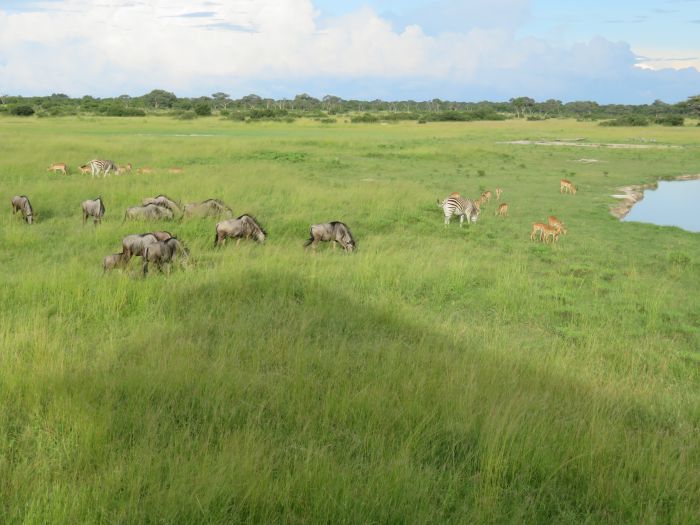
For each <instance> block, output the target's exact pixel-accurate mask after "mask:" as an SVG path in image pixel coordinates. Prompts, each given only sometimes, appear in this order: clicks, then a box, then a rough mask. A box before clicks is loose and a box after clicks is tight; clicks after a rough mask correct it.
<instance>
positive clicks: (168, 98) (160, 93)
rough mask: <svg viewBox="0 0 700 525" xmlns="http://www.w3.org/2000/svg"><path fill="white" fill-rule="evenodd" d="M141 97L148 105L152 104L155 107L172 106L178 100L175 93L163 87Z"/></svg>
mask: <svg viewBox="0 0 700 525" xmlns="http://www.w3.org/2000/svg"><path fill="white" fill-rule="evenodd" d="M141 98H142V99H143V101H144V102H145V103H146V105H147V106H151V107H153V108H154V109H159V108H171V107H173V104H174V103H175V102H176V101H177V97H176V96H175V94H174V93H170V92H169V91H165V90H163V89H154V90H153V91H151V92H150V93H148V94H146V95H144V96H143V97H141Z"/></svg>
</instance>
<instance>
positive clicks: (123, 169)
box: [118, 162, 131, 173]
mask: <svg viewBox="0 0 700 525" xmlns="http://www.w3.org/2000/svg"><path fill="white" fill-rule="evenodd" d="M118 171H119V172H123V173H131V162H129V163H127V164H125V165H124V166H119V169H118Z"/></svg>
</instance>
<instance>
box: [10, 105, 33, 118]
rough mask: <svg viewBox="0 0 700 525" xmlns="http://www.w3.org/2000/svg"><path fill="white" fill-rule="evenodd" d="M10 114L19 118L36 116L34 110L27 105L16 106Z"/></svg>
mask: <svg viewBox="0 0 700 525" xmlns="http://www.w3.org/2000/svg"><path fill="white" fill-rule="evenodd" d="M10 113H12V114H13V115H17V116H18V117H31V116H32V115H33V114H34V108H33V107H31V106H25V105H20V106H14V107H13V108H11V109H10Z"/></svg>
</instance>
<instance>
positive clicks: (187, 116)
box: [174, 111, 197, 120]
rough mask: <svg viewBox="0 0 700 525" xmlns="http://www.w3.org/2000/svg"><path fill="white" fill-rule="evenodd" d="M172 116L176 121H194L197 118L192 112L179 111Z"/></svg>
mask: <svg viewBox="0 0 700 525" xmlns="http://www.w3.org/2000/svg"><path fill="white" fill-rule="evenodd" d="M174 116H175V118H176V119H178V120H194V119H196V118H197V113H195V112H194V111H179V112H177V113H176V114H175V115H174Z"/></svg>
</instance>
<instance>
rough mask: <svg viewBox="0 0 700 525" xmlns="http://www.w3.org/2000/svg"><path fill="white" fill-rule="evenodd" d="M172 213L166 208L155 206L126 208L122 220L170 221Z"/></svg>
mask: <svg viewBox="0 0 700 525" xmlns="http://www.w3.org/2000/svg"><path fill="white" fill-rule="evenodd" d="M172 218H173V212H172V211H170V210H169V209H168V208H165V207H163V206H158V205H157V204H147V205H146V206H133V207H131V208H127V210H126V213H125V214H124V220H127V219H141V220H150V221H154V220H158V219H172Z"/></svg>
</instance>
